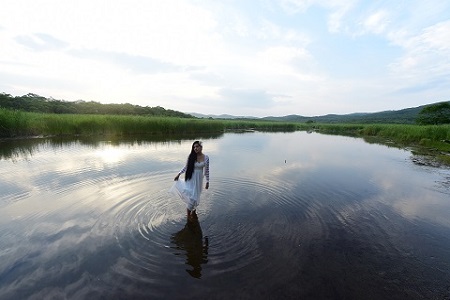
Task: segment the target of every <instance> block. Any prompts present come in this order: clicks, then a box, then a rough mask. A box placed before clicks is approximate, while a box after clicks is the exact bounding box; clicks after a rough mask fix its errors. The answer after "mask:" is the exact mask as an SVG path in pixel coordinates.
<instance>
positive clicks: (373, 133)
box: [302, 124, 450, 152]
mask: <svg viewBox="0 0 450 300" xmlns="http://www.w3.org/2000/svg"><path fill="white" fill-rule="evenodd" d="M302 126H303V129H307V128H308V126H306V125H302ZM309 129H314V130H317V131H319V132H322V133H326V134H339V135H351V136H360V137H378V138H382V139H384V140H389V141H392V142H395V143H397V144H400V145H409V146H414V145H416V146H424V147H433V148H436V149H437V150H441V151H447V152H450V124H446V125H402V124H314V125H309Z"/></svg>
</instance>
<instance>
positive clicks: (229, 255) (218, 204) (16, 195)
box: [0, 132, 450, 300]
mask: <svg viewBox="0 0 450 300" xmlns="http://www.w3.org/2000/svg"><path fill="white" fill-rule="evenodd" d="M195 139H196V138H195V137H194V138H184V139H179V138H178V139H175V138H171V137H167V138H162V139H161V138H160V139H159V140H157V139H151V138H129V139H122V140H121V139H114V140H109V139H107V138H103V139H94V138H91V139H81V138H80V139H74V140H70V139H30V140H8V141H1V142H0V147H1V152H0V299H15V300H16V299H448V298H450V197H449V195H450V170H449V169H448V168H434V167H429V166H423V165H417V164H415V163H414V160H413V159H412V154H411V152H410V151H408V150H405V149H398V148H395V147H388V146H385V145H379V144H369V143H367V142H365V141H364V140H362V139H357V138H351V137H343V136H333V135H322V134H318V133H311V134H308V133H306V132H291V133H262V132H246V133H224V134H221V135H217V136H202V137H199V139H201V140H202V141H203V152H204V153H205V154H208V155H209V157H210V161H211V165H210V169H211V183H210V188H209V190H204V191H203V194H202V198H201V202H200V205H199V208H198V211H197V214H198V221H193V222H187V220H186V211H185V206H184V204H183V203H182V201H181V200H179V199H176V198H174V197H173V196H172V195H171V194H169V193H168V190H169V189H170V187H171V186H172V184H173V178H174V177H175V175H176V174H177V173H178V171H179V170H180V169H181V168H182V167H183V165H184V164H185V162H186V158H187V155H188V154H189V151H190V149H191V145H192V142H193V141H194V140H195Z"/></svg>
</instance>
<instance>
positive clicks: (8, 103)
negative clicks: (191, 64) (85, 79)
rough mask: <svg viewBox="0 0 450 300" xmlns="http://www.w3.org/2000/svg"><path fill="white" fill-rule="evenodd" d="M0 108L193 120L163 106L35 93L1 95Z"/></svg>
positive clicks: (189, 116) (187, 115)
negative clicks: (66, 98)
mask: <svg viewBox="0 0 450 300" xmlns="http://www.w3.org/2000/svg"><path fill="white" fill-rule="evenodd" d="M0 107H2V108H7V109H12V110H21V111H27V112H39V113H55V114H99V115H139V116H160V117H179V118H193V116H191V115H189V114H185V113H182V112H179V111H175V110H171V109H165V108H163V107H161V106H156V107H149V106H145V107H143V106H139V105H133V104H129V103H125V104H102V103H99V102H95V101H83V100H78V101H74V102H70V101H64V100H57V99H53V98H45V97H42V96H39V95H36V94H33V93H29V94H26V95H23V96H15V97H14V96H11V95H9V94H6V93H0Z"/></svg>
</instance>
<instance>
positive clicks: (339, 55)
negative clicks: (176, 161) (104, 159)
mask: <svg viewBox="0 0 450 300" xmlns="http://www.w3.org/2000/svg"><path fill="white" fill-rule="evenodd" d="M0 45H1V46H0V92H4V93H8V94H11V95H13V96H21V95H24V94H27V93H30V92H31V93H36V94H39V95H41V96H44V97H52V98H55V99H61V100H67V101H76V100H85V101H91V100H92V101H98V102H102V103H132V104H136V105H141V106H162V107H164V108H167V109H174V110H178V111H183V112H198V113H203V114H232V115H240V116H257V117H263V116H284V115H289V114H298V115H304V116H315V115H324V114H329V113H333V114H346V113H353V112H377V111H384V110H397V109H403V108H409V107H416V106H420V105H424V104H428V103H434V102H439V101H448V100H450V96H449V95H450V1H443V0H427V1H423V0H396V1H392V0H389V1H383V0H371V1H369V0H346V1H344V0H328V1H326V0H271V1H269V0H259V1H256V0H255V1H253V0H248V1H244V0H236V1H235V0H223V1H203V0H177V1H171V0H165V1H162V0H157V1H156V0H147V1H137V0H102V1H100V0H76V1H75V0H66V1H60V0H39V1H36V0H3V1H2V9H1V10H0Z"/></svg>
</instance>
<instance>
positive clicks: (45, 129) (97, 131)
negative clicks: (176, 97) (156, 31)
mask: <svg viewBox="0 0 450 300" xmlns="http://www.w3.org/2000/svg"><path fill="white" fill-rule="evenodd" d="M228 129H229V130H245V129H257V130H264V131H294V130H296V129H297V127H296V125H294V124H290V123H280V122H262V121H246V120H241V121H230V120H216V119H186V118H176V117H154V116H119V115H80V114H73V115H71V114H43V113H30V112H21V111H13V110H8V109H0V137H17V136H37V135H41V136H49V135H51V136H55V135H56V136H64V135H131V134H133V135H134V134H154V135H157V134H159V135H164V134H199V133H211V132H223V131H225V130H228Z"/></svg>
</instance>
